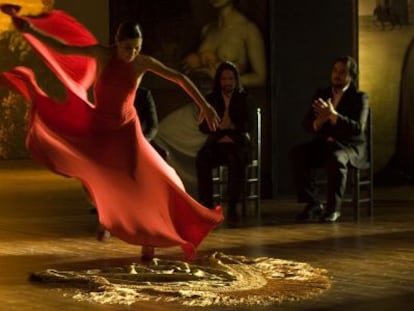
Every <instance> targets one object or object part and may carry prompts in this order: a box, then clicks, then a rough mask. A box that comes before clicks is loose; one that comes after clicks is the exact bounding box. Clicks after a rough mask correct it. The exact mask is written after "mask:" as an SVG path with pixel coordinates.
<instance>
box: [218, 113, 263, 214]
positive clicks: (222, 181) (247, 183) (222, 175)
mask: <svg viewBox="0 0 414 311" xmlns="http://www.w3.org/2000/svg"><path fill="white" fill-rule="evenodd" d="M255 114H256V118H255V120H254V121H255V124H254V126H253V128H252V131H251V133H250V137H251V140H252V148H251V154H250V156H249V163H248V164H247V165H246V167H245V172H244V181H243V187H242V193H241V204H242V215H243V216H246V215H247V209H248V207H250V206H253V208H254V215H255V216H256V217H257V218H258V219H259V218H260V215H261V210H260V168H261V143H262V140H261V132H262V128H261V126H262V120H261V110H260V108H256V113H255ZM226 187H227V167H226V166H224V165H221V166H219V167H217V168H215V169H213V200H214V201H215V203H216V204H221V203H223V202H225V201H226Z"/></svg>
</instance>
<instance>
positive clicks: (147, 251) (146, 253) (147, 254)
mask: <svg viewBox="0 0 414 311" xmlns="http://www.w3.org/2000/svg"><path fill="white" fill-rule="evenodd" d="M154 255H155V249H154V247H152V246H142V249H141V260H143V261H149V260H152V259H153V258H154Z"/></svg>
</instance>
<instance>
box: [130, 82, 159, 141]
mask: <svg viewBox="0 0 414 311" xmlns="http://www.w3.org/2000/svg"><path fill="white" fill-rule="evenodd" d="M134 106H135V109H136V110H137V112H138V117H139V121H140V123H141V127H142V132H143V133H144V136H145V138H146V139H147V140H148V141H151V140H152V139H153V138H154V137H155V135H156V134H157V131H158V115H157V108H156V106H155V102H154V98H153V97H152V93H151V91H150V90H148V89H146V88H143V87H139V88H138V90H137V93H136V95H135V101H134Z"/></svg>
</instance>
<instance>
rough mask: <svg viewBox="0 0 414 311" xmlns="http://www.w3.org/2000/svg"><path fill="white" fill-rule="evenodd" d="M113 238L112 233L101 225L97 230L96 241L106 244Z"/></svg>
mask: <svg viewBox="0 0 414 311" xmlns="http://www.w3.org/2000/svg"><path fill="white" fill-rule="evenodd" d="M110 238H111V233H110V232H109V231H108V230H106V229H105V227H104V226H102V225H101V224H99V225H98V228H97V229H96V239H97V240H98V241H100V242H105V241H107V240H109V239H110Z"/></svg>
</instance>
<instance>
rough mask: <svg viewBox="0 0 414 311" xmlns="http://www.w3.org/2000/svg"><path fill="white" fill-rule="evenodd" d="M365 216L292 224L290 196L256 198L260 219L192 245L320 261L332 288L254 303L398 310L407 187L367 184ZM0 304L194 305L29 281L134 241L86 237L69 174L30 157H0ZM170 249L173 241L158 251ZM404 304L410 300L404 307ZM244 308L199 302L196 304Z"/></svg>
mask: <svg viewBox="0 0 414 311" xmlns="http://www.w3.org/2000/svg"><path fill="white" fill-rule="evenodd" d="M375 194H376V203H375V217H374V221H373V222H371V221H370V220H369V218H368V217H365V216H363V217H362V220H361V222H360V223H359V224H356V223H354V222H353V220H352V213H351V209H350V208H346V207H344V214H345V215H344V216H343V217H342V219H341V221H340V222H339V223H335V224H298V223H295V222H294V221H293V218H294V215H295V214H296V213H297V212H298V211H299V210H300V209H301V206H299V205H298V204H296V203H295V202H294V200H293V199H292V198H283V199H279V200H272V201H264V202H263V213H262V219H261V221H260V222H259V221H256V220H255V219H253V218H252V217H250V218H249V219H244V220H241V221H239V222H237V223H224V224H223V225H222V226H221V227H220V228H218V229H217V230H215V231H214V232H213V233H211V235H209V236H208V238H207V239H206V240H205V241H204V242H203V243H202V245H201V247H200V253H201V254H207V253H211V252H213V251H223V252H225V253H229V254H234V255H246V256H269V257H276V258H281V259H288V260H294V261H302V262H307V263H309V264H311V265H312V266H314V267H319V268H324V269H327V270H328V272H329V275H330V277H331V278H332V282H333V284H332V287H331V289H330V290H328V291H327V292H325V293H324V294H322V295H320V296H318V297H316V298H313V299H310V300H303V301H299V302H289V303H283V304H280V305H273V306H268V307H260V308H255V310H395V311H396V310H403V309H411V308H412V307H413V306H414V186H403V187H398V188H384V189H376V191H375ZM0 198H1V201H0V310H7V311H8V310H19V311H26V310H42V311H48V310H65V311H67V310H73V311H75V310H104V311H107V310H169V311H174V310H195V309H198V308H186V307H183V306H179V305H173V304H170V305H167V304H157V303H139V304H136V305H132V306H122V305H101V304H93V303H86V302H78V301H76V300H74V299H73V298H72V297H71V296H70V295H65V292H63V291H61V290H58V289H56V288H52V289H51V288H50V287H45V286H39V285H38V284H33V283H31V282H29V280H28V275H29V273H30V272H35V271H40V270H44V269H47V268H58V267H65V266H68V265H69V266H73V265H75V266H78V267H84V266H86V265H87V264H88V263H89V264H90V263H91V262H96V263H97V264H98V265H110V264H115V263H119V262H134V261H136V260H138V258H139V252H140V249H139V247H136V246H131V245H128V244H126V243H124V242H122V241H119V240H117V239H115V238H113V239H111V240H110V241H108V242H104V243H100V242H97V241H96V240H95V226H96V220H95V216H94V215H92V214H90V213H89V206H88V203H87V202H86V200H85V197H84V194H83V191H82V189H81V187H80V185H79V183H78V182H76V181H75V180H72V179H65V178H63V177H60V176H57V175H54V174H52V173H49V172H48V171H46V170H44V169H42V168H39V167H38V166H36V165H34V164H33V163H32V162H31V161H0ZM158 254H160V255H161V256H169V257H172V258H180V256H181V252H180V249H179V248H172V249H163V250H159V251H158ZM409 307H411V308H409ZM202 309H203V310H208V311H210V310H215V311H216V310H252V308H251V307H234V308H231V307H227V308H224V307H223V308H217V307H206V308H200V310H202Z"/></svg>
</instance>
